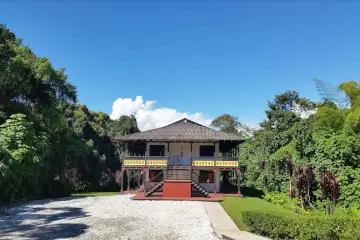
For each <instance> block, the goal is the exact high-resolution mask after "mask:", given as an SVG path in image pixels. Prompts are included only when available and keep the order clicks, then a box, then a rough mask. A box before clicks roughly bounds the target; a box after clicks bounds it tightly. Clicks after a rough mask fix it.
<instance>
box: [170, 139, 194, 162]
mask: <svg viewBox="0 0 360 240" xmlns="http://www.w3.org/2000/svg"><path fill="white" fill-rule="evenodd" d="M170 152H171V156H170V165H173V166H190V164H191V145H190V143H171V144H170Z"/></svg>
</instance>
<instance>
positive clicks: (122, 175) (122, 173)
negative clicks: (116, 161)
mask: <svg viewBox="0 0 360 240" xmlns="http://www.w3.org/2000/svg"><path fill="white" fill-rule="evenodd" d="M124 172H125V169H124V168H122V169H121V185H120V189H121V193H124Z"/></svg>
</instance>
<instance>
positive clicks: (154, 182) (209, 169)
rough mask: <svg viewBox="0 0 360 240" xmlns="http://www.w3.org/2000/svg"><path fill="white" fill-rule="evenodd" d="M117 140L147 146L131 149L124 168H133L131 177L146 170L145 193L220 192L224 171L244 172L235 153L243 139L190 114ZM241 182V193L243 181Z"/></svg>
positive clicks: (196, 194)
mask: <svg viewBox="0 0 360 240" xmlns="http://www.w3.org/2000/svg"><path fill="white" fill-rule="evenodd" d="M114 141H118V142H123V143H127V144H128V145H129V146H132V147H134V146H135V147H136V148H137V149H139V148H142V149H144V151H143V153H142V154H141V156H139V155H138V156H134V154H132V153H131V152H129V154H128V155H127V156H124V157H123V159H122V171H129V174H127V176H130V177H131V176H135V175H136V174H134V172H136V171H138V173H142V175H141V176H143V182H144V183H145V189H144V194H145V196H151V195H152V194H154V193H155V192H156V193H157V194H159V192H161V194H162V196H164V197H193V196H198V195H199V194H200V195H202V196H204V197H210V192H211V193H216V192H220V177H221V174H220V173H221V171H234V170H235V171H236V173H237V174H238V175H239V173H240V169H239V160H238V156H237V155H236V154H235V155H234V152H236V153H237V152H238V151H234V149H235V150H236V149H238V146H239V144H240V143H242V142H243V139H241V138H240V137H239V136H236V135H232V134H227V133H223V132H219V131H216V130H214V129H211V128H209V127H206V126H203V125H200V124H198V123H196V122H193V121H191V120H188V119H186V118H184V119H182V120H180V121H177V122H174V123H172V124H169V125H167V126H164V127H161V128H156V129H152V130H148V131H144V132H138V133H134V134H130V135H127V136H123V137H120V138H116V139H114ZM130 171H132V172H133V173H132V174H131V173H130ZM238 179H239V177H238ZM122 181H123V180H122ZM128 182H130V179H128ZM237 184H238V194H239V195H240V185H239V181H237ZM121 191H123V184H121Z"/></svg>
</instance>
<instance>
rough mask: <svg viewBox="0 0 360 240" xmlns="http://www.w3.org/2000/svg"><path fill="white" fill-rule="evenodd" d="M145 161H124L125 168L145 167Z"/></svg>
mask: <svg viewBox="0 0 360 240" xmlns="http://www.w3.org/2000/svg"><path fill="white" fill-rule="evenodd" d="M145 163H146V162H145V160H124V166H145Z"/></svg>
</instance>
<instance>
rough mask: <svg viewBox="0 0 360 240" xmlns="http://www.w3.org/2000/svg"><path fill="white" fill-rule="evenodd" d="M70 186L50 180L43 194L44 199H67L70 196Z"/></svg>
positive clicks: (64, 182) (63, 182)
mask: <svg viewBox="0 0 360 240" xmlns="http://www.w3.org/2000/svg"><path fill="white" fill-rule="evenodd" d="M70 191H71V186H70V184H69V183H67V182H66V181H60V180H52V181H50V182H49V183H48V184H47V186H46V189H45V190H44V192H43V195H44V196H45V197H68V196H70Z"/></svg>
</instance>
